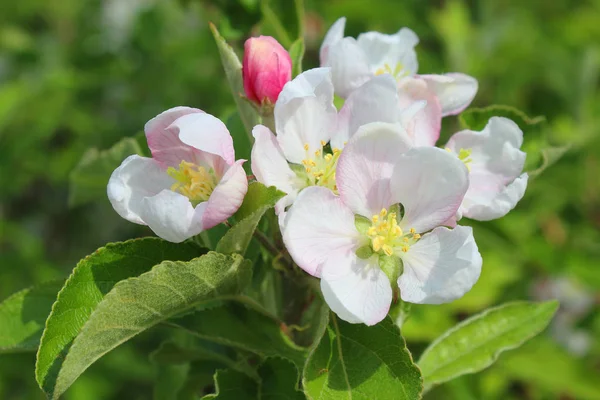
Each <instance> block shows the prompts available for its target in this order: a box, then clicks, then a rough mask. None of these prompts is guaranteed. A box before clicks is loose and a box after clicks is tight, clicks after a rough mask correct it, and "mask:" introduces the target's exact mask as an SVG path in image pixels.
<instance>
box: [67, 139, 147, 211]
mask: <svg viewBox="0 0 600 400" xmlns="http://www.w3.org/2000/svg"><path fill="white" fill-rule="evenodd" d="M142 153H143V151H142V147H140V145H139V143H138V141H137V140H136V138H131V137H128V138H124V139H121V140H120V141H119V142H117V143H116V144H114V145H113V146H112V147H111V148H109V149H107V150H103V151H99V150H98V149H96V148H92V149H88V151H86V152H85V153H84V155H83V157H82V158H81V161H79V164H77V166H76V167H75V168H74V169H73V170H72V171H71V173H70V175H69V205H70V206H71V207H74V206H77V205H80V204H85V203H88V202H90V201H93V200H97V199H99V198H105V197H106V185H107V184H108V180H109V178H110V175H111V174H112V173H113V171H114V170H115V169H116V168H117V167H118V166H119V165H121V163H122V162H123V160H124V159H125V158H127V156H130V155H132V154H142Z"/></svg>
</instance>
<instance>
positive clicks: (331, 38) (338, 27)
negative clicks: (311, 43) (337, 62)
mask: <svg viewBox="0 0 600 400" xmlns="http://www.w3.org/2000/svg"><path fill="white" fill-rule="evenodd" d="M345 26H346V17H341V18H340V19H338V20H337V21H335V22H334V24H333V25H331V28H329V30H328V31H327V34H325V38H324V39H323V44H321V48H320V49H319V58H320V60H321V65H324V64H325V63H326V62H327V57H328V54H329V47H330V46H331V45H333V44H335V43H337V42H339V41H340V40H342V38H343V37H344V28H345Z"/></svg>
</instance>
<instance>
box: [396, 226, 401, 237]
mask: <svg viewBox="0 0 600 400" xmlns="http://www.w3.org/2000/svg"><path fill="white" fill-rule="evenodd" d="M395 231H396V235H397V236H402V229H401V228H400V227H399V226H398V225H396V227H395Z"/></svg>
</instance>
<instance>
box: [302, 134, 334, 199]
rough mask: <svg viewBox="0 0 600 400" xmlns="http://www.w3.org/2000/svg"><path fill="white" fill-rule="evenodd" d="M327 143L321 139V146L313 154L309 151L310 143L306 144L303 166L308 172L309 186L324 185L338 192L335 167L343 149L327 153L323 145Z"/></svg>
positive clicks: (306, 172)
mask: <svg viewBox="0 0 600 400" xmlns="http://www.w3.org/2000/svg"><path fill="white" fill-rule="evenodd" d="M325 145H326V143H325V142H323V141H321V148H320V149H319V150H317V151H315V152H314V153H313V154H310V153H309V145H308V143H306V144H305V145H304V150H305V151H306V158H305V159H303V160H302V166H303V167H304V172H305V174H306V180H307V183H308V185H309V186H324V187H326V188H329V189H331V190H332V191H333V192H334V193H337V186H336V184H335V168H336V167H337V162H338V159H339V158H340V154H341V153H342V151H341V150H340V149H337V148H334V149H332V153H331V154H330V153H325V152H324V151H323V147H325Z"/></svg>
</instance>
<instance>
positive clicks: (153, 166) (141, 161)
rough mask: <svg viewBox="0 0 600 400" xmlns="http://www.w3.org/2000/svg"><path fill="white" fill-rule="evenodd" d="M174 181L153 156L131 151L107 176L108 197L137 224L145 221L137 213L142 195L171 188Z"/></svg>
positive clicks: (113, 204)
mask: <svg viewBox="0 0 600 400" xmlns="http://www.w3.org/2000/svg"><path fill="white" fill-rule="evenodd" d="M174 182H175V181H174V180H173V178H171V177H170V176H169V175H167V173H166V172H165V170H163V169H162V167H161V166H160V165H159V163H158V162H156V161H155V160H153V159H152V158H146V157H140V156H138V155H132V156H129V157H127V158H126V159H125V160H124V161H123V162H122V163H121V165H120V166H119V167H118V168H117V169H115V170H114V172H113V173H112V175H111V176H110V179H109V181H108V187H107V194H108V199H109V200H110V203H111V204H112V206H113V208H114V209H115V211H116V212H117V213H118V214H119V215H120V216H121V217H123V218H125V219H126V220H128V221H131V222H134V223H136V224H142V225H146V222H144V220H143V219H142V217H141V216H140V210H141V207H142V199H144V197H151V196H154V195H156V194H157V193H159V192H161V191H162V190H163V189H168V188H170V187H171V185H173V183H174Z"/></svg>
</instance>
